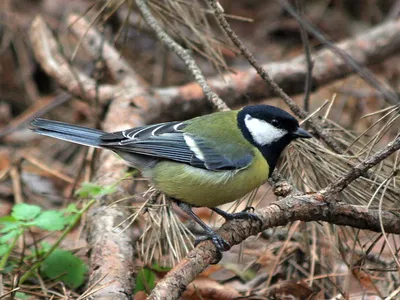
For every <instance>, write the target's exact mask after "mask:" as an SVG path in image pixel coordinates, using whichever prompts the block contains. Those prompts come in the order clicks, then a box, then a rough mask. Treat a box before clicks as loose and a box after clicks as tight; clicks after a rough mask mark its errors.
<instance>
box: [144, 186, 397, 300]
mask: <svg viewBox="0 0 400 300" xmlns="http://www.w3.org/2000/svg"><path fill="white" fill-rule="evenodd" d="M257 215H258V216H259V217H260V218H261V220H262V221H263V226H262V227H261V228H260V226H259V223H258V222H257V221H252V222H251V221H245V220H235V221H230V222H227V223H225V224H224V225H223V226H222V227H221V228H220V229H219V230H218V234H220V235H221V236H222V237H223V238H224V239H225V240H226V241H227V242H228V243H229V244H231V245H236V244H239V243H241V242H242V241H243V240H245V239H246V238H247V237H249V236H251V235H255V234H257V233H259V232H260V231H263V230H265V229H268V228H271V227H277V226H285V225H287V224H288V223H290V222H293V221H297V220H301V221H305V222H310V221H325V222H329V223H331V224H337V225H346V226H351V227H354V228H360V229H369V230H372V231H377V232H380V231H381V227H380V223H379V212H378V210H368V209H367V208H364V207H361V206H355V205H349V204H344V203H335V204H334V203H328V202H324V198H323V197H322V195H320V194H315V195H303V196H297V197H291V196H289V197H287V198H285V199H283V200H280V201H277V202H275V203H273V204H271V205H270V206H268V207H266V208H263V209H261V210H259V211H257ZM382 218H383V224H384V227H385V231H386V232H387V233H396V234H400V217H399V216H398V215H397V214H395V213H391V212H388V211H386V212H382ZM216 257H217V254H216V251H215V246H214V245H213V244H212V243H211V242H205V243H202V244H201V245H199V246H198V247H197V248H196V249H194V250H193V251H191V252H190V253H189V254H188V255H187V257H186V258H185V259H184V260H183V261H181V262H180V263H179V264H178V265H177V266H175V268H174V269H173V270H172V271H170V272H169V273H168V274H167V276H165V277H164V278H163V280H162V281H161V282H159V283H158V284H157V286H156V287H155V289H154V290H153V292H152V293H151V295H150V296H149V298H148V299H170V300H172V299H178V298H179V296H180V295H181V293H182V292H183V291H184V290H185V288H186V286H187V285H188V284H189V283H190V282H192V281H193V280H194V279H195V278H196V276H197V275H199V274H200V273H201V272H202V271H203V270H204V269H205V268H206V267H207V266H208V265H209V264H210V263H211V262H212V261H213V260H215V259H216Z"/></svg>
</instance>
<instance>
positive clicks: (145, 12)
mask: <svg viewBox="0 0 400 300" xmlns="http://www.w3.org/2000/svg"><path fill="white" fill-rule="evenodd" d="M136 5H137V6H138V7H139V9H140V11H141V12H142V16H143V18H144V20H145V22H146V24H147V25H148V26H149V27H150V28H152V29H153V30H154V32H155V34H156V35H157V38H158V39H159V40H160V41H161V42H163V43H164V45H165V46H167V47H168V49H170V50H171V51H172V52H174V53H175V54H176V55H178V56H179V57H180V58H181V59H182V61H183V62H184V63H185V65H186V66H187V68H188V69H189V71H190V72H191V73H192V75H193V77H194V79H195V80H196V82H197V83H198V84H199V85H200V86H201V88H202V89H203V92H204V94H205V95H206V97H207V99H208V100H209V101H210V102H211V103H212V104H213V105H214V106H215V107H216V108H217V109H218V110H220V111H223V110H229V108H228V106H227V105H226V103H225V102H224V101H223V100H222V99H221V98H219V97H218V95H217V94H215V93H214V92H213V91H212V90H211V88H210V86H209V85H208V83H207V81H206V79H205V78H204V75H203V73H202V72H201V70H200V68H199V67H198V65H197V63H196V61H195V60H194V59H193V57H192V56H191V55H190V52H189V51H188V50H186V49H184V48H183V47H182V46H181V45H179V44H178V43H176V42H175V41H174V40H173V39H172V38H171V37H170V36H169V35H168V34H167V33H166V32H165V31H164V29H163V28H162V27H161V26H160V25H159V24H158V22H157V20H156V19H155V18H154V16H153V15H152V13H151V12H150V9H149V7H148V6H147V3H146V0H136Z"/></svg>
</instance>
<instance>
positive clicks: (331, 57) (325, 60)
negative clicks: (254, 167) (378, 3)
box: [146, 19, 400, 122]
mask: <svg viewBox="0 0 400 300" xmlns="http://www.w3.org/2000/svg"><path fill="white" fill-rule="evenodd" d="M335 46H336V47H337V48H339V49H341V50H342V51H344V52H346V53H347V54H348V55H349V56H351V57H352V58H353V59H354V60H355V61H356V62H357V63H358V64H359V65H360V66H367V65H374V64H378V63H380V62H382V61H384V60H386V59H388V58H390V57H391V56H393V55H396V54H398V53H399V49H400V19H397V20H393V21H389V22H385V23H382V24H379V25H377V26H375V27H372V28H370V29H369V30H367V31H365V32H364V33H362V34H359V35H357V36H356V37H351V38H349V39H347V40H344V41H341V42H340V43H337V44H335ZM312 59H313V62H314V66H313V74H312V78H313V80H312V81H313V88H315V89H318V88H320V87H322V86H324V85H327V84H330V83H332V82H334V81H335V80H338V79H341V78H344V77H346V76H348V75H350V74H353V73H354V70H353V69H351V68H350V67H349V66H348V65H347V63H345V62H344V61H342V60H341V59H339V58H337V57H336V55H335V54H334V53H332V51H331V50H329V49H321V50H319V51H316V52H315V53H314V54H313V55H312ZM262 68H263V69H265V70H268V72H269V75H270V77H271V78H272V80H273V81H275V82H276V83H277V84H278V85H279V86H280V87H281V88H282V89H283V90H284V91H285V92H286V93H287V94H289V95H295V94H299V93H302V92H304V81H305V80H306V77H307V62H306V58H305V57H304V55H301V56H298V57H295V58H293V59H290V60H285V61H281V62H273V63H266V64H263V65H262ZM207 81H208V83H209V85H210V86H211V88H213V90H214V91H215V92H216V93H217V94H218V95H219V96H220V97H221V98H223V99H224V100H225V102H226V103H227V105H228V106H230V107H232V106H234V105H242V104H244V103H247V102H248V99H251V100H252V101H253V102H257V101H261V100H264V99H266V98H271V97H274V96H275V93H274V92H273V91H272V90H271V89H270V88H269V87H268V86H266V85H265V84H264V83H263V79H262V78H261V77H260V76H259V75H258V74H257V72H256V71H255V70H254V69H253V67H249V68H245V69H240V70H236V73H235V74H232V73H225V74H223V75H222V76H221V75H218V76H215V77H213V78H209V79H208V80H207ZM154 92H155V93H156V94H157V96H158V97H159V99H160V105H162V107H163V112H164V114H167V116H168V118H169V119H176V118H177V117H179V116H181V115H182V113H184V114H186V115H189V114H191V115H197V114H202V113H206V112H210V110H211V109H210V104H209V103H208V102H206V101H202V100H204V94H203V92H202V90H201V89H199V88H198V84H197V83H196V82H191V83H187V84H185V85H182V86H175V87H167V88H156V89H154ZM146 119H147V120H148V121H149V122H151V121H154V119H153V117H152V116H151V117H150V118H146Z"/></svg>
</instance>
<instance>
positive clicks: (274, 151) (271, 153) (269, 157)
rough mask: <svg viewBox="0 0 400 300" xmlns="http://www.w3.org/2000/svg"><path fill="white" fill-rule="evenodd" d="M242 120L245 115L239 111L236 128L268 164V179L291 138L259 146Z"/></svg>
mask: <svg viewBox="0 0 400 300" xmlns="http://www.w3.org/2000/svg"><path fill="white" fill-rule="evenodd" d="M244 120H245V113H244V112H243V111H240V112H239V113H238V116H237V122H238V126H239V128H240V130H241V131H242V134H243V136H244V137H245V138H246V140H248V141H249V142H250V143H251V144H252V145H254V146H255V147H256V148H257V149H258V150H259V151H260V152H261V154H262V155H263V156H264V158H265V160H266V161H267V162H268V166H269V173H268V177H270V176H271V174H272V172H273V171H274V169H275V167H276V164H277V162H278V159H279V156H280V155H281V153H282V151H283V150H284V149H285V147H286V146H287V145H289V144H290V142H291V141H292V138H291V136H290V135H289V134H288V135H285V136H283V137H282V138H280V139H279V140H277V141H275V142H273V143H271V144H267V145H264V146H260V145H258V144H257V143H256V142H255V141H254V139H253V137H252V136H251V133H250V131H249V129H248V128H247V126H246V124H245V121H244Z"/></svg>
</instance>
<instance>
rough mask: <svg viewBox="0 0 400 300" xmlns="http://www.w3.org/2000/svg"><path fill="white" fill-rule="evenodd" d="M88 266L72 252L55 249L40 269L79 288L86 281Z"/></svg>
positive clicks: (69, 285)
mask: <svg viewBox="0 0 400 300" xmlns="http://www.w3.org/2000/svg"><path fill="white" fill-rule="evenodd" d="M87 270H88V268H87V266H86V264H85V263H84V262H83V261H82V260H81V259H80V258H78V257H76V256H75V255H73V254H72V253H71V252H69V251H66V250H61V249H56V250H54V252H53V253H51V254H50V255H49V256H48V257H47V258H46V259H45V260H44V261H43V263H42V265H41V267H40V271H41V273H42V274H43V275H45V276H46V277H48V278H50V279H54V278H57V280H61V281H63V282H64V283H65V284H66V285H67V286H68V287H70V288H73V289H75V288H77V287H79V286H81V285H82V284H83V282H84V278H85V274H86V272H87Z"/></svg>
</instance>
